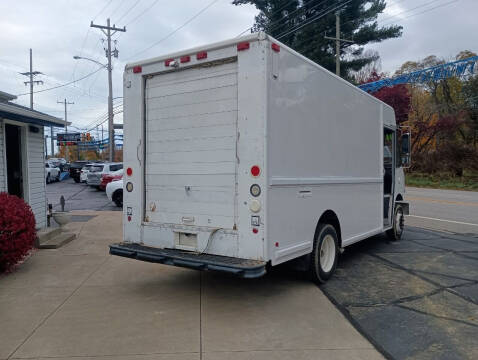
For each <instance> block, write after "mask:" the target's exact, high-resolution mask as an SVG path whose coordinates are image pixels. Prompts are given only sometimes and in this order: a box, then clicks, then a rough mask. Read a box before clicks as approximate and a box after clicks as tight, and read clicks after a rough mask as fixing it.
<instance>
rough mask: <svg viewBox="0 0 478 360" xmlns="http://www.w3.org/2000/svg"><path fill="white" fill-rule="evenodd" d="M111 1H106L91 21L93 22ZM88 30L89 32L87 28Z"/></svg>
mask: <svg viewBox="0 0 478 360" xmlns="http://www.w3.org/2000/svg"><path fill="white" fill-rule="evenodd" d="M112 1H113V0H110V1H108V2H107V3H106V5H105V6H103V7H102V8H101V10H100V11H99V12H98V13H97V14H96V15H95V16H94V17H93V21H95V20H96V18H97V17H98V16H100V14H101V13H102V12H103V11H104V10H105V9H106V8H107V7H108V6H109V5H110V4H111V3H112ZM88 30H90V28H88Z"/></svg>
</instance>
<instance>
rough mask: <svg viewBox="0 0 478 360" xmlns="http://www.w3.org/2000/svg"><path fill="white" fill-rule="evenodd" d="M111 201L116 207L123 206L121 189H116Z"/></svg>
mask: <svg viewBox="0 0 478 360" xmlns="http://www.w3.org/2000/svg"><path fill="white" fill-rule="evenodd" d="M113 201H114V203H115V204H116V206H117V207H120V208H122V207H123V190H116V191H115V192H114V194H113Z"/></svg>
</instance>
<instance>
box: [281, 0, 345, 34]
mask: <svg viewBox="0 0 478 360" xmlns="http://www.w3.org/2000/svg"><path fill="white" fill-rule="evenodd" d="M351 1H352V0H348V1H346V2H344V3H342V4H339V5H337V6H335V7H333V8H329V9H326V10H324V11H325V12H323V13H320V14H318V15H317V16H315V17H312V18H311V19H309V20H308V21H305V22H304V23H303V24H301V25H298V26H296V27H295V28H293V29H291V30H289V31H285V32H283V33H282V34H280V35H278V36H277V37H276V39H277V40H280V39H281V38H283V37H284V36H287V35H289V34H291V33H294V32H296V31H297V30H300V29H302V28H303V27H304V26H307V25H309V24H312V23H313V22H314V21H316V20H319V19H321V18H323V17H324V16H327V15H328V14H330V13H332V12H334V11H335V10H338V9H340V8H341V7H343V6H345V5H347V4H348V3H349V2H351Z"/></svg>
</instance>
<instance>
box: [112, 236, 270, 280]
mask: <svg viewBox="0 0 478 360" xmlns="http://www.w3.org/2000/svg"><path fill="white" fill-rule="evenodd" d="M110 254H111V255H117V256H123V257H127V258H130V259H136V260H141V261H147V262H152V263H159V264H165V265H172V266H180V267H186V268H189V269H195V270H213V271H221V272H227V273H230V274H234V275H237V276H239V277H243V278H257V277H261V276H263V275H264V274H265V273H266V262H265V261H260V260H250V259H240V258H233V257H228V256H220V255H211V254H200V253H195V252H191V251H184V250H178V249H158V248H154V247H150V246H144V245H141V244H130V243H120V244H113V245H110Z"/></svg>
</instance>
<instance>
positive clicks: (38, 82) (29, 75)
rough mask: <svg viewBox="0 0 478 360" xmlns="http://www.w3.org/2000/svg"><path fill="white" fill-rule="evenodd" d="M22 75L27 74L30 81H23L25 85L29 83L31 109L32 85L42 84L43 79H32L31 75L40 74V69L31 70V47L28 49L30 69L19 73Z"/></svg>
mask: <svg viewBox="0 0 478 360" xmlns="http://www.w3.org/2000/svg"><path fill="white" fill-rule="evenodd" d="M20 74H22V75H25V76H28V77H29V78H30V81H24V84H25V85H28V84H30V109H32V110H33V85H43V81H41V80H33V77H35V76H36V75H41V74H43V73H41V72H40V71H33V53H32V49H30V71H28V72H23V73H20Z"/></svg>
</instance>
